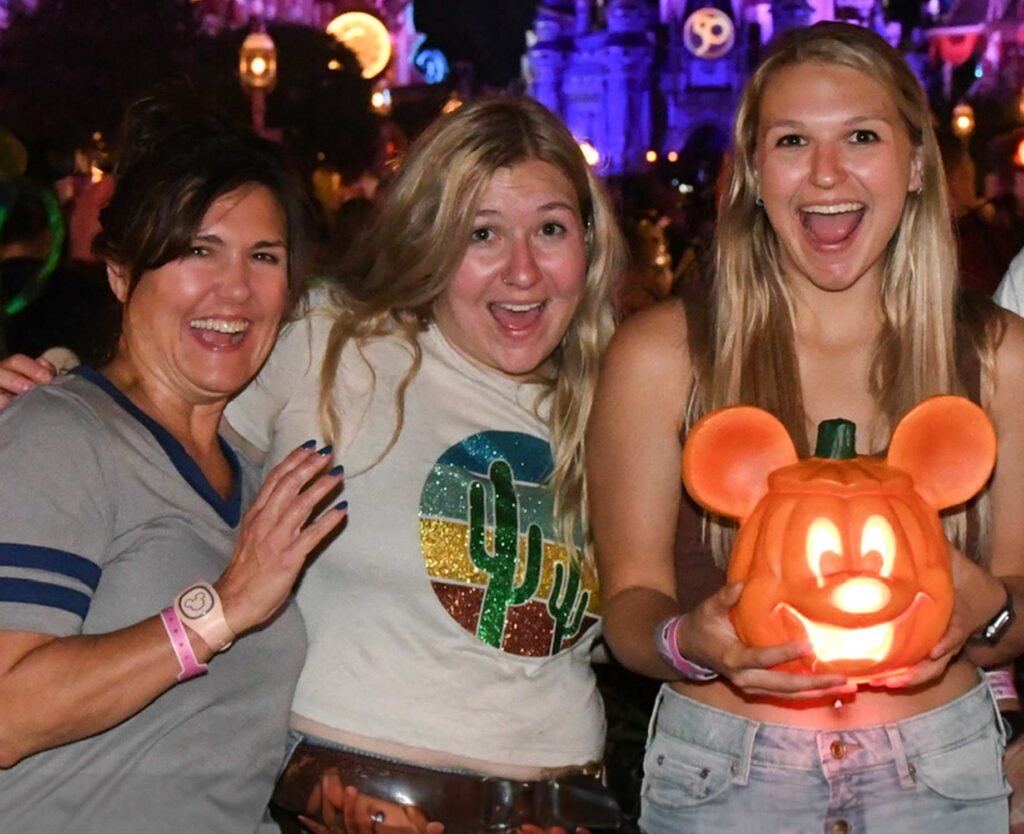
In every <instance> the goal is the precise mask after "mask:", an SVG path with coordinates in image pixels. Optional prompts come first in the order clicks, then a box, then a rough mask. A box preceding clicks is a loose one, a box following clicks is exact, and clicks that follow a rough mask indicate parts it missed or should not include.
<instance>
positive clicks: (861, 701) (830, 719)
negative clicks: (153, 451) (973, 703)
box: [672, 659, 978, 730]
mask: <svg viewBox="0 0 1024 834" xmlns="http://www.w3.org/2000/svg"><path fill="white" fill-rule="evenodd" d="M977 684H978V670H977V667H975V666H974V664H973V663H970V662H969V661H967V660H963V659H961V660H957V661H956V662H954V663H951V664H950V665H949V666H948V667H947V669H946V671H945V672H944V673H943V675H942V677H940V678H938V679H936V680H933V681H931V682H929V683H927V684H924V685H923V686H918V687H913V688H909V689H886V688H884V687H864V686H862V687H860V688H859V689H858V690H857V692H856V693H853V694H849V695H842V696H840V697H841V702H842V703H841V705H837V703H838V702H837V696H834V695H833V696H829V697H827V698H821V699H815V700H812V701H782V700H779V699H771V700H769V699H767V698H754V697H751V696H748V695H744V694H743V693H741V692H740V690H739V689H737V688H736V687H734V686H733V685H732V684H730V683H727V682H725V681H722V680H716V681H711V682H709V683H693V682H690V681H677V682H675V683H673V684H672V688H673V689H674V690H675V691H676V692H678V693H680V694H681V695H685V696H687V697H688V698H693V699H694V700H695V701H700V702H701V703H702V704H707V705H708V706H710V707H715V708H716V709H720V710H724V711H726V712H731V713H733V714H735V715H740V716H743V717H744V718H749V719H751V720H753V721H763V722H766V723H770V724H790V725H795V726H800V727H809V728H814V729H820V730H834V729H838V728H844V727H867V726H871V725H873V724H888V723H891V722H893V721H900V720H902V719H904V718H910V717H911V716H914V715H919V714H921V713H923V712H928V711H929V710H933V709H936V708H938V707H941V706H943V705H944V704H947V703H949V702H950V701H952V700H953V699H955V698H958V697H959V696H960V695H963V694H964V693H965V692H968V691H969V690H971V689H973V688H974V687H975V686H977Z"/></svg>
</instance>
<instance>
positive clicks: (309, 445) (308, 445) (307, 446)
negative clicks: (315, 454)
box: [299, 440, 316, 449]
mask: <svg viewBox="0 0 1024 834" xmlns="http://www.w3.org/2000/svg"><path fill="white" fill-rule="evenodd" d="M315 447H316V441H315V440H307V441H306V442H305V443H303V444H302V445H301V446H299V448H300V449H313V448H315Z"/></svg>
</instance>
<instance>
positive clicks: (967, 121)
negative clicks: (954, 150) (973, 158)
mask: <svg viewBox="0 0 1024 834" xmlns="http://www.w3.org/2000/svg"><path fill="white" fill-rule="evenodd" d="M953 133H955V134H956V135H957V136H959V137H960V138H961V139H967V138H968V137H969V136H970V135H971V134H972V133H974V108H973V107H971V105H969V104H968V103H967V102H966V101H961V102H960V103H959V104H958V105H957V106H956V107H954V108H953Z"/></svg>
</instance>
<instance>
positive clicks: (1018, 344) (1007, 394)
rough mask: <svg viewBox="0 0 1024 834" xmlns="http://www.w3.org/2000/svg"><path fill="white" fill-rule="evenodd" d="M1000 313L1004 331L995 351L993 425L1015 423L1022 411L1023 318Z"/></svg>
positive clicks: (1023, 395)
mask: <svg viewBox="0 0 1024 834" xmlns="http://www.w3.org/2000/svg"><path fill="white" fill-rule="evenodd" d="M1000 312H1001V315H1002V317H1003V322H1004V323H1005V332H1004V334H1003V338H1002V341H1001V342H1000V343H999V346H998V348H997V349H996V356H995V362H996V367H995V389H994V392H993V395H992V403H991V411H992V416H993V417H994V418H995V419H996V421H997V422H1003V421H1004V420H1013V421H1015V422H1016V421H1019V420H1020V419H1021V410H1022V409H1024V319H1022V318H1021V317H1020V316H1018V315H1016V314H1015V313H1011V312H1009V311H1008V310H1002V311H1000ZM1001 418H1002V419H1001Z"/></svg>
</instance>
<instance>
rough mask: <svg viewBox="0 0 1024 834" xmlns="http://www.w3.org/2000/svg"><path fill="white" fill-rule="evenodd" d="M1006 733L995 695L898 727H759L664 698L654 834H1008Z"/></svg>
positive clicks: (656, 743)
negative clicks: (762, 833)
mask: <svg viewBox="0 0 1024 834" xmlns="http://www.w3.org/2000/svg"><path fill="white" fill-rule="evenodd" d="M1005 743H1006V742H1005V734H1004V731H1003V727H1002V723H1001V721H1000V720H999V717H998V712H997V710H996V705H995V700H994V699H993V698H992V694H991V691H990V690H989V688H988V685H987V684H985V683H980V684H979V685H978V686H977V687H975V688H974V689H972V690H971V691H970V692H967V693H966V694H964V695H962V696H961V697H959V698H957V699H955V700H953V701H951V702H950V703H948V704H946V705H944V706H942V707H939V708H938V709H934V710H931V711H929V712H926V713H922V714H921V715H916V716H914V717H912V718H908V719H905V720H903V721H896V722H894V723H892V724H878V725H874V726H869V727H858V728H854V729H841V730H825V731H819V730H814V729H808V728H806V727H794V726H789V725H785V724H767V723H761V722H758V721H751V720H748V719H746V718H741V717H740V716H737V715H733V714H732V713H728V712H723V711H722V710H718V709H714V708H712V707H708V706H706V705H704V704H701V703H698V702H697V701H694V700H692V699H690V698H686V697H684V696H682V695H679V694H678V693H677V692H674V691H673V690H672V689H670V688H669V687H668V686H667V685H666V686H664V687H662V690H661V693H660V694H659V696H658V701H657V703H656V704H655V708H654V715H653V717H652V719H651V732H650V735H649V737H648V743H647V753H646V755H645V758H644V783H643V790H642V798H641V815H640V828H641V830H642V831H644V832H645V834H704V833H705V832H707V833H708V834H712V832H713V834H728V833H729V832H744V834H745V832H755V831H757V832H770V834H1006V832H1007V830H1008V828H1009V810H1008V802H1007V797H1008V796H1009V792H1010V789H1009V786H1008V785H1007V783H1006V779H1005V778H1004V776H1003V766H1002V760H1003V750H1004V747H1005Z"/></svg>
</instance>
